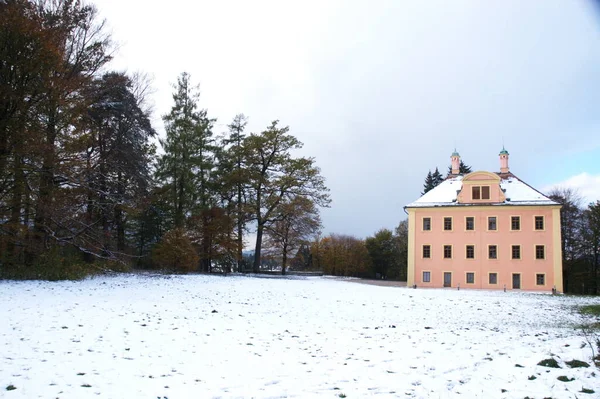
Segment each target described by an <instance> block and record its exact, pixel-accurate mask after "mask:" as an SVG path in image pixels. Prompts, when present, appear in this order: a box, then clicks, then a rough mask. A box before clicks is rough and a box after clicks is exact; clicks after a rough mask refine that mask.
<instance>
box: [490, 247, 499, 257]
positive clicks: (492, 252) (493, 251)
mask: <svg viewBox="0 0 600 399" xmlns="http://www.w3.org/2000/svg"><path fill="white" fill-rule="evenodd" d="M488 259H498V246H496V245H490V246H489V247H488Z"/></svg>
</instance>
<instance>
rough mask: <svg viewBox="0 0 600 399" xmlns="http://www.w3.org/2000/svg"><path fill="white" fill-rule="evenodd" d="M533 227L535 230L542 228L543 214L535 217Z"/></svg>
mask: <svg viewBox="0 0 600 399" xmlns="http://www.w3.org/2000/svg"><path fill="white" fill-rule="evenodd" d="M535 229H536V230H544V217H543V216H536V217H535Z"/></svg>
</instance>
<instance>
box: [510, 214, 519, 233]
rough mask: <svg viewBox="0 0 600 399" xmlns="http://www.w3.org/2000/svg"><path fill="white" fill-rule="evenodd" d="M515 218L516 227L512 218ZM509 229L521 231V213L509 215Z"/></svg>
mask: <svg viewBox="0 0 600 399" xmlns="http://www.w3.org/2000/svg"><path fill="white" fill-rule="evenodd" d="M515 218H516V220H517V223H518V225H519V226H518V227H519V228H518V229H515V228H514V219H515ZM510 231H521V215H511V216H510Z"/></svg>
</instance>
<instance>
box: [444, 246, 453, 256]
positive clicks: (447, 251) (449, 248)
mask: <svg viewBox="0 0 600 399" xmlns="http://www.w3.org/2000/svg"><path fill="white" fill-rule="evenodd" d="M450 258H452V245H444V259H450Z"/></svg>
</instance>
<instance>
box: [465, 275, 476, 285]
mask: <svg viewBox="0 0 600 399" xmlns="http://www.w3.org/2000/svg"><path fill="white" fill-rule="evenodd" d="M467 284H475V273H467Z"/></svg>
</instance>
